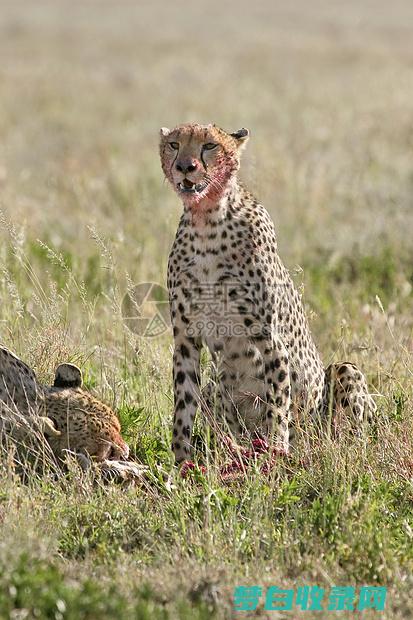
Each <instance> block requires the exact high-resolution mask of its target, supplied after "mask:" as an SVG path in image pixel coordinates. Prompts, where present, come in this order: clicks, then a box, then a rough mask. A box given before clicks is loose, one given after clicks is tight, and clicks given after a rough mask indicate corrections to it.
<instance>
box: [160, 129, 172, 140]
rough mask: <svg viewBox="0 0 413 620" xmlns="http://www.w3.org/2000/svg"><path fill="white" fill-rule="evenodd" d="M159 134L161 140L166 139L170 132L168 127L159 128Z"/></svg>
mask: <svg viewBox="0 0 413 620" xmlns="http://www.w3.org/2000/svg"><path fill="white" fill-rule="evenodd" d="M159 133H160V136H161V138H166V137H167V136H169V134H170V133H171V130H170V129H168V127H161V128H160V130H159Z"/></svg>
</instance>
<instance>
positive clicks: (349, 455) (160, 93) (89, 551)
mask: <svg viewBox="0 0 413 620" xmlns="http://www.w3.org/2000/svg"><path fill="white" fill-rule="evenodd" d="M411 17H412V11H411V7H409V6H407V4H406V3H403V2H401V1H400V2H395V3H392V6H391V7H388V5H387V4H385V3H384V2H381V1H380V2H379V3H376V5H375V8H374V10H373V8H372V7H369V6H368V5H367V4H363V3H362V4H360V3H356V2H348V3H345V4H343V3H341V4H340V3H327V4H326V3H323V2H321V0H317V1H316V2H315V3H311V5H310V4H308V3H304V2H302V1H301V0H299V1H298V2H295V3H293V5H292V6H291V7H287V6H285V5H284V4H282V3H278V2H270V0H265V1H263V2H260V3H256V4H255V5H254V6H252V5H251V3H249V2H247V0H240V1H239V2H237V3H235V2H233V1H232V0H231V2H227V3H224V4H223V3H219V2H218V1H217V0H211V1H210V2H209V3H208V5H204V3H202V2H200V3H192V4H190V5H188V3H185V4H184V3H183V2H182V1H181V0H176V2H174V3H164V2H161V0H153V1H152V2H151V3H143V2H142V3H136V4H133V3H128V2H126V1H122V2H120V3H116V7H115V5H114V4H112V3H109V2H106V1H104V2H102V3H99V7H98V6H97V5H96V3H93V2H83V3H80V2H72V3H70V5H69V3H68V2H66V1H65V0H63V1H62V2H61V3H55V2H46V1H42V2H38V3H28V2H23V1H22V2H20V3H15V2H6V3H4V7H3V8H2V17H1V21H0V35H1V36H0V53H1V57H2V63H1V67H0V90H1V93H2V96H1V98H0V191H1V194H0V211H1V214H0V299H1V304H0V341H1V342H2V343H4V344H6V345H7V346H9V347H10V348H12V349H13V350H15V351H16V352H17V353H18V354H20V355H21V356H22V358H23V359H24V360H25V361H26V362H27V363H29V364H30V365H32V366H33V367H34V368H35V369H36V372H37V374H38V376H39V377H40V378H41V379H42V380H44V381H50V380H51V378H52V376H53V371H54V368H55V367H56V366H57V364H58V363H60V362H62V361H65V360H68V361H73V362H75V363H77V364H79V365H80V366H81V367H82V370H83V373H84V376H85V383H86V385H87V386H88V387H89V388H90V389H93V390H94V391H96V392H97V393H98V395H99V396H100V397H102V398H103V399H105V400H106V401H107V402H108V403H109V404H111V405H112V406H113V407H114V408H115V409H116V410H117V411H118V413H119V416H120V419H121V422H122V428H123V434H124V436H125V438H126V439H127V441H128V443H129V445H130V447H131V451H132V453H133V454H134V455H135V456H136V457H137V458H138V459H139V460H141V461H142V462H143V463H145V464H147V465H149V467H150V471H151V474H150V477H149V480H148V481H147V483H145V484H144V485H142V487H138V488H129V489H125V488H122V487H119V486H116V485H108V486H101V485H99V484H97V483H96V482H94V481H93V480H91V479H90V478H89V477H88V476H87V475H81V474H80V473H79V472H77V471H71V472H70V473H69V474H68V476H67V477H64V478H62V479H55V478H54V477H53V475H52V473H50V475H48V474H47V473H46V474H45V475H43V476H33V478H32V479H31V480H30V481H29V482H26V483H24V484H23V483H22V482H21V481H20V480H19V479H17V478H16V477H15V476H14V475H13V472H12V471H11V470H10V468H9V467H8V461H7V458H6V457H5V458H4V459H2V465H1V469H0V477H1V483H0V489H1V490H0V528H1V536H0V540H1V543H0V618H5V619H6V618H14V619H16V618H19V619H20V618H53V619H56V620H60V619H62V620H65V619H69V618H76V619H78V618H88V619H93V620H94V619H97V618H99V620H100V619H105V618H108V619H109V618H110V619H112V618H122V619H123V618H139V619H140V618H142V619H146V618H148V619H151V620H152V619H155V620H157V619H158V618H159V619H162V620H164V619H171V620H175V619H186V618H188V620H189V619H195V620H196V619H198V618H199V619H201V618H202V619H203V618H213V617H215V618H218V619H219V618H234V617H247V615H246V614H240V613H237V612H234V611H233V601H232V594H233V588H234V586H235V585H241V584H249V585H261V586H263V587H265V586H268V585H277V586H280V587H284V588H288V587H290V588H296V587H297V586H299V585H305V584H308V585H320V586H323V587H325V588H327V589H328V588H330V587H331V585H334V584H338V585H354V586H356V587H359V586H360V585H365V584H369V585H374V584H380V585H386V586H387V587H388V599H387V606H386V610H385V612H383V613H382V614H381V616H380V617H382V618H386V619H388V620H394V619H395V620H398V619H402V618H403V619H404V618H408V617H411V616H412V615H413V606H412V603H411V599H410V591H411V587H412V577H411V574H412V568H413V557H412V537H413V511H412V478H413V460H412V456H411V455H412V447H413V446H412V443H413V439H412V431H411V429H412V417H413V409H412V404H411V403H412V388H411V386H412V375H411V369H412V367H413V364H412V346H411V343H412V329H413V321H412V312H411V308H412V301H413V294H412V286H413V269H412V253H411V238H412V232H413V219H412V217H413V216H412V213H413V211H412V209H411V195H412V179H413V176H412V166H411V100H412V97H413V92H412V82H411V79H410V78H411V37H412V32H411V31H412V28H411V24H412V19H411ZM186 120H199V121H201V122H209V121H215V122H216V123H217V124H220V125H221V126H223V127H225V128H227V129H231V130H234V129H236V128H238V127H242V126H247V127H249V128H250V129H251V132H252V138H251V141H250V144H249V146H248V149H247V151H246V154H245V157H244V162H243V168H242V177H243V179H244V181H245V183H246V184H247V185H248V186H249V187H250V188H251V189H252V190H253V191H254V192H255V193H256V195H257V196H258V197H259V198H260V200H261V201H262V202H263V203H264V204H265V205H266V206H267V208H268V209H269V211H270V213H271V215H272V216H273V218H274V220H275V222H276V227H277V231H278V238H279V248H280V253H281V255H282V257H283V258H284V260H285V262H286V264H287V265H288V267H289V268H290V270H291V272H292V274H293V277H294V280H295V282H296V285H297V286H298V287H299V288H300V289H301V290H302V292H303V294H304V299H305V302H306V305H307V307H308V312H309V316H310V320H311V327H312V331H313V333H314V336H315V338H316V341H317V343H318V345H319V348H320V351H321V352H322V355H323V359H324V360H325V363H326V364H327V363H329V362H330V361H331V360H337V361H338V360H340V359H348V360H351V361H354V362H355V363H357V364H359V365H360V366H361V367H362V368H363V370H364V371H365V373H366V376H367V377H368V380H369V383H370V386H371V388H372V391H374V392H375V393H376V395H377V396H376V401H377V404H378V414H377V419H376V421H375V423H374V425H373V426H372V428H371V429H370V430H369V431H368V433H367V435H366V436H364V437H362V438H353V437H351V436H350V435H349V433H348V432H347V429H346V428H343V429H342V432H341V434H340V437H339V439H327V438H326V439H325V440H323V441H322V442H320V441H319V440H317V438H315V437H313V436H312V433H311V429H308V432H306V433H303V436H302V437H301V438H300V444H299V447H298V450H297V454H296V455H294V456H293V457H292V459H291V461H289V462H281V461H280V462H279V463H278V464H277V466H276V468H275V470H274V472H272V474H271V476H270V477H269V478H268V477H264V476H262V475H261V474H260V473H259V468H258V467H256V468H254V467H253V468H251V471H249V472H248V475H247V477H246V479H245V480H244V481H243V482H242V483H240V482H238V483H233V484H231V485H224V484H223V483H222V482H221V481H220V479H219V478H218V476H217V468H218V465H219V464H220V463H221V462H222V461H223V460H224V459H225V454H224V453H223V450H222V449H218V450H217V451H216V453H214V454H210V453H208V452H205V450H201V449H200V450H199V452H198V455H199V458H200V460H202V459H205V458H206V457H208V458H210V459H211V462H210V466H209V468H208V472H207V474H206V475H205V476H204V475H202V473H201V472H200V471H196V472H194V473H193V475H192V476H191V477H190V478H188V479H186V480H181V479H180V478H179V477H178V476H176V474H175V473H174V470H173V468H172V459H171V454H170V450H169V444H170V433H171V429H170V418H171V402H172V391H171V344H172V339H171V335H170V333H169V332H167V333H165V334H163V335H161V336H159V337H157V338H153V339H144V338H141V337H139V336H137V335H136V333H133V332H131V331H130V330H129V329H128V327H127V325H126V324H125V321H124V320H123V318H122V303H123V300H124V297H125V295H127V293H128V292H130V291H133V287H134V285H135V284H137V283H140V282H156V283H159V284H161V285H164V284H165V270H166V262H167V256H168V250H169V247H170V245H171V242H172V239H173V235H174V231H175V228H176V225H177V221H178V217H179V213H180V205H179V204H178V201H177V199H176V197H175V196H174V195H173V192H172V191H171V190H170V188H168V187H167V186H166V184H165V183H164V181H163V179H162V174H161V171H160V166H159V162H158V156H157V140H158V135H157V132H158V129H159V127H161V126H165V125H167V126H172V125H174V124H176V123H178V122H182V121H186ZM204 370H205V372H207V361H205V368H204ZM196 436H197V439H198V441H199V443H200V444H202V442H203V440H204V437H205V429H204V428H203V425H202V424H201V423H200V421H198V424H197V428H196ZM304 615H305V617H311V612H306V614H304ZM332 615H333V612H328V611H325V612H317V614H314V616H315V617H317V618H330V617H332ZM354 615H355V614H353V613H351V612H342V613H341V616H340V617H343V618H346V617H349V618H350V617H354ZM363 615H364V617H365V618H370V617H371V618H376V617H379V614H378V613H374V612H364V614H363ZM255 616H257V617H269V618H276V617H283V616H285V617H298V616H301V612H297V613H295V615H292V614H289V613H288V612H286V613H284V614H277V612H271V613H269V612H268V613H267V612H265V611H264V610H263V609H262V605H261V608H260V609H258V610H257V611H256V612H254V613H251V614H248V617H255Z"/></svg>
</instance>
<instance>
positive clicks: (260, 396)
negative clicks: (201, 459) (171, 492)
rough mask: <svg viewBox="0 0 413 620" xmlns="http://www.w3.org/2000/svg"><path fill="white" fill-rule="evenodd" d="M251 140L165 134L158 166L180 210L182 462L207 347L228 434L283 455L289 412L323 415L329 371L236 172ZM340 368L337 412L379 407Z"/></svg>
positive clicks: (177, 423)
mask: <svg viewBox="0 0 413 620" xmlns="http://www.w3.org/2000/svg"><path fill="white" fill-rule="evenodd" d="M247 139H248V131H247V130H246V129H241V130H239V131H238V132H235V133H233V134H228V133H226V132H225V131H223V130H222V129H220V128H218V127H216V126H215V125H198V124H195V123H189V124H184V125H180V126H178V127H176V128H175V129H173V130H172V131H171V130H169V129H165V128H164V129H162V130H161V140H160V155H161V163H162V169H163V171H164V174H165V176H166V177H167V179H168V180H169V181H170V183H171V184H172V186H173V188H174V189H175V191H176V192H177V193H178V195H179V196H180V198H181V199H182V202H183V206H184V212H183V214H182V217H181V220H180V223H179V226H178V230H177V233H176V237H175V241H174V244H173V246H172V249H171V252H170V256H169V263H168V289H169V296H170V305H171V318H172V325H173V331H174V343H175V346H174V356H173V380H174V400H175V410H174V423H173V444H172V447H173V451H174V453H175V458H176V460H177V461H178V462H180V461H183V460H185V459H187V458H189V456H190V454H191V448H192V445H191V435H192V427H193V422H194V418H195V413H196V410H197V407H198V406H199V405H200V404H201V405H202V403H204V405H205V398H204V396H205V392H204V393H201V389H200V371H199V367H200V352H201V348H202V346H203V345H206V346H207V348H208V349H209V350H210V352H211V354H212V357H213V360H214V362H215V367H216V377H215V383H216V385H217V387H218V400H219V404H220V419H221V421H222V424H223V425H224V426H225V427H226V428H227V429H229V430H230V431H231V432H232V433H233V434H234V435H238V436H239V435H242V434H244V433H248V434H249V435H250V434H258V435H265V436H266V437H268V438H271V439H272V440H273V441H274V442H275V443H276V445H277V446H278V448H279V449H281V450H283V451H285V452H288V450H289V444H290V438H289V427H290V419H291V411H292V410H293V409H294V410H295V409H297V410H298V411H300V412H304V411H308V412H310V413H311V414H312V415H317V414H324V413H325V411H326V409H327V405H328V399H329V395H330V389H329V386H330V380H331V378H332V376H333V375H334V374H335V373H334V372H333V371H332V369H331V368H330V369H329V370H328V371H327V374H326V372H325V370H324V366H323V364H322V361H321V358H320V355H319V353H318V351H317V348H316V346H315V344H314V341H313V339H312V336H311V333H310V329H309V326H308V322H307V319H306V315H305V311H304V308H303V304H302V301H301V298H300V295H299V293H298V291H297V290H296V288H295V287H294V284H293V282H292V280H291V278H290V275H289V273H288V271H287V269H286V268H285V266H284V265H283V263H282V261H281V259H280V257H279V255H278V252H277V241H276V235H275V229H274V225H273V222H272V221H271V218H270V216H269V214H268V212H267V211H266V210H265V208H264V207H263V206H262V205H261V204H260V203H259V202H258V201H257V200H256V199H255V198H254V197H253V196H252V195H251V194H250V193H249V192H248V191H247V190H246V189H245V188H244V187H243V186H242V185H241V183H240V182H239V181H238V179H237V171H238V169H239V164H240V152H241V149H242V147H243V146H245V144H246V141H247ZM206 298H207V303H206ZM334 368H336V367H334ZM343 369H344V370H343ZM337 374H338V376H339V378H340V381H339V383H336V384H335V386H334V388H333V398H334V407H335V408H337V407H338V406H339V407H341V408H344V409H345V410H349V409H352V410H354V413H355V418H356V419H357V420H358V422H360V421H361V419H362V418H363V417H364V416H370V415H371V414H372V413H373V412H374V410H375V404H374V402H373V400H372V398H371V396H370V395H369V393H368V390H367V385H366V381H365V379H364V377H363V375H362V374H361V372H360V371H359V370H358V369H356V368H355V367H354V366H353V365H352V364H341V365H338V367H337ZM206 392H209V393H211V385H209V386H207V388H206Z"/></svg>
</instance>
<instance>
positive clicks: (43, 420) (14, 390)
mask: <svg viewBox="0 0 413 620" xmlns="http://www.w3.org/2000/svg"><path fill="white" fill-rule="evenodd" d="M30 431H33V432H34V433H36V432H42V433H44V435H45V436H46V437H47V441H48V443H49V445H50V447H51V449H52V451H53V453H54V455H55V456H56V457H57V458H58V459H63V458H64V455H65V451H66V450H70V451H72V452H74V453H75V454H80V455H84V456H88V457H93V458H94V459H95V460H96V461H99V462H101V461H104V460H106V459H117V458H121V459H122V458H123V459H127V458H128V455H129V448H128V446H127V444H126V443H125V442H124V441H123V439H122V437H121V434H120V424H119V420H118V418H117V417H116V415H115V413H114V412H113V411H112V410H111V409H110V408H109V407H108V406H107V405H104V404H103V403H101V402H100V401H99V400H97V399H96V398H94V396H92V395H91V394H89V392H87V391H85V390H84V389H82V375H81V372H80V370H79V368H77V367H76V366H74V365H73V364H61V365H60V366H59V367H58V368H57V369H56V374H55V380H54V385H53V386H52V387H47V386H42V385H40V384H39V383H38V381H37V379H36V375H35V373H34V372H33V370H32V369H31V368H29V367H28V366H27V365H26V364H25V363H24V362H22V361H21V360H20V359H19V358H18V357H17V356H16V355H14V354H13V353H12V352H11V351H9V350H8V349H6V348H5V347H2V346H0V433H1V434H2V435H4V434H5V435H6V436H12V437H14V438H16V439H18V440H24V439H25V438H26V437H27V436H29V435H30Z"/></svg>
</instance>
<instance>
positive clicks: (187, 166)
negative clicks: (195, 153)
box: [176, 159, 198, 174]
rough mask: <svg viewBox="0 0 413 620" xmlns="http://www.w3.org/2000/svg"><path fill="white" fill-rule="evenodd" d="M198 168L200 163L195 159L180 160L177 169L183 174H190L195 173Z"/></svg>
mask: <svg viewBox="0 0 413 620" xmlns="http://www.w3.org/2000/svg"><path fill="white" fill-rule="evenodd" d="M197 168H198V162H197V161H196V160H194V159H189V160H180V161H178V162H177V163H176V169H177V170H178V172H182V174H188V172H195V170H196V169H197Z"/></svg>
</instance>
